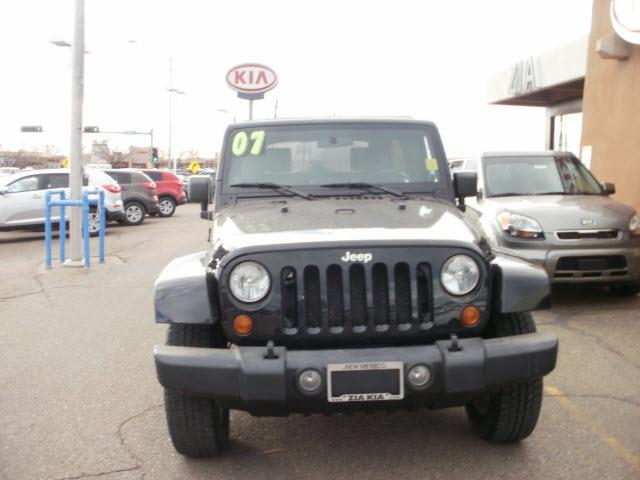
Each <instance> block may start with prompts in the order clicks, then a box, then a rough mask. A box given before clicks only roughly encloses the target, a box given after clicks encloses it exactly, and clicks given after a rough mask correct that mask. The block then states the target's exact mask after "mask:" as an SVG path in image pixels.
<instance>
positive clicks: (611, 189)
mask: <svg viewBox="0 0 640 480" xmlns="http://www.w3.org/2000/svg"><path fill="white" fill-rule="evenodd" d="M602 189H603V190H604V193H605V195H611V194H614V193H616V186H615V184H613V183H609V182H604V183H603V184H602Z"/></svg>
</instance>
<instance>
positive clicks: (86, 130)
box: [82, 126, 100, 133]
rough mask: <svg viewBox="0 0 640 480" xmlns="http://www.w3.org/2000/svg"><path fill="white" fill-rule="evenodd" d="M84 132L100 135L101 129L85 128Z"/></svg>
mask: <svg viewBox="0 0 640 480" xmlns="http://www.w3.org/2000/svg"><path fill="white" fill-rule="evenodd" d="M82 131H83V132H84V133H100V127H96V126H91V127H84V128H83V129H82Z"/></svg>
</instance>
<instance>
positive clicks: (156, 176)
mask: <svg viewBox="0 0 640 480" xmlns="http://www.w3.org/2000/svg"><path fill="white" fill-rule="evenodd" d="M144 173H145V174H146V175H148V176H149V178H151V180H153V181H156V182H157V181H159V180H163V172H159V171H157V170H155V171H151V170H145V172H144ZM167 180H171V178H167Z"/></svg>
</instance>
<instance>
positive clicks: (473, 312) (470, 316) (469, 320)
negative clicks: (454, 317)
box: [460, 305, 480, 327]
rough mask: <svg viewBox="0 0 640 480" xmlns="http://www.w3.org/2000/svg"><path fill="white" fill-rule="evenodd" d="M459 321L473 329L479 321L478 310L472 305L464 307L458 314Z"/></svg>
mask: <svg viewBox="0 0 640 480" xmlns="http://www.w3.org/2000/svg"><path fill="white" fill-rule="evenodd" d="M460 320H462V323H463V324H464V325H465V326H467V327H475V326H476V325H477V324H478V322H479V321H480V309H479V308H478V307H476V306H474V305H469V306H466V307H464V308H463V309H462V313H460Z"/></svg>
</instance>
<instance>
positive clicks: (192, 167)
mask: <svg viewBox="0 0 640 480" xmlns="http://www.w3.org/2000/svg"><path fill="white" fill-rule="evenodd" d="M187 168H188V169H189V171H190V172H191V173H198V172H199V171H200V170H202V168H200V164H199V163H198V162H196V161H195V160H194V161H193V162H191V163H190V164H189V166H188V167H187Z"/></svg>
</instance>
